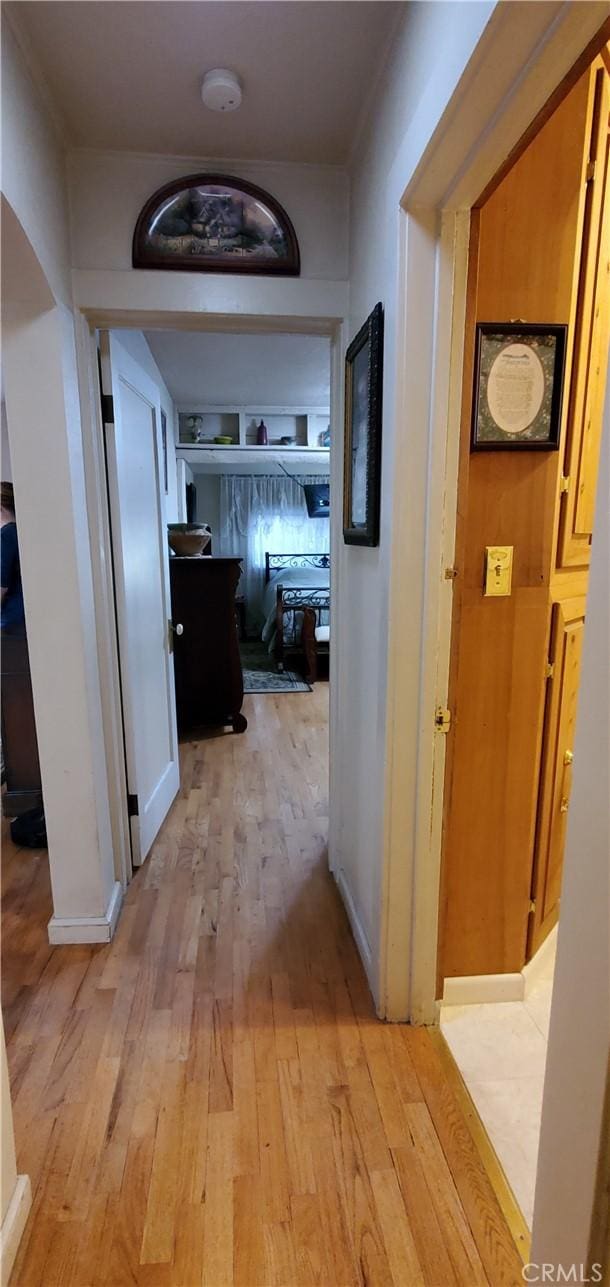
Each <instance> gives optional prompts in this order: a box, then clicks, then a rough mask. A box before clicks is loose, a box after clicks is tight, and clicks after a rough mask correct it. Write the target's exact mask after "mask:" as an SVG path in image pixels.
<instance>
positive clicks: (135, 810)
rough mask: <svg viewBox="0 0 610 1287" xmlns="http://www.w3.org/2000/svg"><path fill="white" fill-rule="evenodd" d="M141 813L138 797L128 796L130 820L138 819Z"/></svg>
mask: <svg viewBox="0 0 610 1287" xmlns="http://www.w3.org/2000/svg"><path fill="white" fill-rule="evenodd" d="M139 812H140V806H139V803H138V797H137V795H131V794H130V795H128V796H127V816H128V817H129V818H137V817H138V815H139Z"/></svg>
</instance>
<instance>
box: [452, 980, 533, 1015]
mask: <svg viewBox="0 0 610 1287" xmlns="http://www.w3.org/2000/svg"><path fill="white" fill-rule="evenodd" d="M524 996H525V979H524V977H523V974H463V975H461V976H458V977H456V978H452V979H445V986H444V988H443V1001H442V1005H443V1007H444V1006H447V1005H481V1004H483V1003H484V1002H486V1001H523V998H524Z"/></svg>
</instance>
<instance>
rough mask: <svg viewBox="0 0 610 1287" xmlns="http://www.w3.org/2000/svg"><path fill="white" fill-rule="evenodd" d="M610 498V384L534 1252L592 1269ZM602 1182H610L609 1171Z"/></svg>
mask: <svg viewBox="0 0 610 1287" xmlns="http://www.w3.org/2000/svg"><path fill="white" fill-rule="evenodd" d="M609 502H610V382H609V385H608V390H607V396H606V414H605V425H604V441H603V445H602V458H601V462H600V472H599V480H598V490H597V508H596V512H595V525H594V537H593V549H592V556H591V573H590V579H589V591H588V595H587V619H586V624H585V637H584V648H583V657H582V679H581V683H580V692H579V698H578V715H577V722H576V736H575V741H574V777H573V781H572V792H571V796H570V811H569V815H568V830H567V836H566V851H565V859H564V869H563V884H562V891H561V917H560V920H559V932H558V939H557V960H556V965H555V980H554V989H553V1005H552V1009H551V1024H550V1030H549V1044H548V1054H547V1072H546V1079H545V1087H544V1101H543V1106H542V1127H541V1133H540V1150H539V1158H538V1175H537V1180H536V1201H535V1208H534V1225H533V1238H532V1250H531V1253H530V1260H531V1261H532V1262H536V1263H540V1264H542V1263H544V1262H549V1263H551V1264H554V1265H558V1264H562V1265H564V1266H568V1265H571V1264H581V1263H584V1264H586V1262H587V1253H588V1247H589V1236H590V1230H591V1222H592V1218H593V1211H594V1205H595V1201H596V1196H597V1195H596V1187H595V1186H596V1172H597V1164H598V1156H599V1152H600V1148H603V1147H604V1144H603V1142H602V1130H603V1117H604V1096H605V1094H606V1081H607V1078H608V1076H609V1075H610V1071H609V1064H608V1060H609V1057H610V957H609V942H608V940H609V934H608V929H609V923H608V917H609V907H610V872H609V860H608V855H609V854H610V808H609V805H608V799H609V793H610V773H609V765H610V729H609V724H608V714H609V712H610V669H609V667H608V658H609V657H610V573H609V566H610V503H609ZM606 1160H607V1157H606ZM599 1180H600V1181H601V1183H603V1182H604V1177H603V1175H600V1176H599ZM606 1203H607V1195H606ZM606 1268H607V1266H606Z"/></svg>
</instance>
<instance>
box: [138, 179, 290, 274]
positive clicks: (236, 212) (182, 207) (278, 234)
mask: <svg viewBox="0 0 610 1287" xmlns="http://www.w3.org/2000/svg"><path fill="white" fill-rule="evenodd" d="M133 266H134V268H160V269H169V270H173V271H179V272H185V271H186V272H206V273H264V274H265V275H272V276H278V277H297V276H298V274H299V272H300V257H299V246H298V242H297V239H296V234H295V231H294V228H293V226H292V223H291V222H290V219H289V218H288V215H287V214H286V211H285V210H284V209H283V208H282V206H281V205H280V204H279V202H278V201H276V200H275V198H274V197H272V196H270V194H269V193H267V192H264V191H263V190H262V188H257V187H255V186H254V184H252V183H246V182H245V180H243V179H236V178H230V177H229V176H226V175H219V174H191V175H188V176H187V177H186V178H182V179H179V180H177V181H175V182H174V183H169V184H167V185H166V186H165V187H163V188H160V189H159V191H158V192H155V193H154V194H153V196H152V197H150V199H149V200H148V201H147V202H146V205H145V206H144V209H143V210H142V212H141V214H140V216H139V218H138V222H137V224H136V228H135V232H134V237H133Z"/></svg>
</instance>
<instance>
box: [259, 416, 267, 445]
mask: <svg viewBox="0 0 610 1287" xmlns="http://www.w3.org/2000/svg"><path fill="white" fill-rule="evenodd" d="M268 442H269V438H268V435H267V426H266V424H265V421H264V420H261V422H260V424H259V426H258V429H257V431H256V445H257V446H258V447H266V446H267V443H268Z"/></svg>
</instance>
